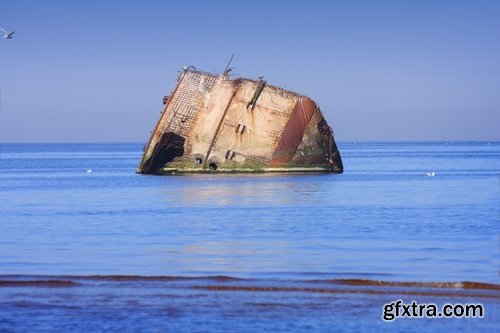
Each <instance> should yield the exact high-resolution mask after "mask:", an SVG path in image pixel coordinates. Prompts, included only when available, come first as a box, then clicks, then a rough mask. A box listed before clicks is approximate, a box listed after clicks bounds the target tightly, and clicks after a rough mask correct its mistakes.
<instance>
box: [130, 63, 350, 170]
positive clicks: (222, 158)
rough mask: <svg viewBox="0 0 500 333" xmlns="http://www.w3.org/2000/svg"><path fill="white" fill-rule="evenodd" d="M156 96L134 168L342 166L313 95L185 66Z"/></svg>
mask: <svg viewBox="0 0 500 333" xmlns="http://www.w3.org/2000/svg"><path fill="white" fill-rule="evenodd" d="M163 101H164V105H165V106H164V109H163V112H162V115H161V116H160V119H159V120H158V122H157V124H156V126H155V128H154V131H153V132H152V134H151V137H150V139H149V142H148V144H147V145H146V146H145V149H144V154H143V156H142V159H141V162H140V164H139V166H138V168H137V172H138V173H145V174H149V173H151V174H164V173H170V172H205V171H212V172H213V171H217V172H272V171H295V172H296V171H324V172H337V173H340V172H342V171H343V166H342V160H341V158H340V153H339V151H338V149H337V146H336V144H335V140H334V138H333V132H332V130H331V128H330V127H329V126H328V124H327V123H326V120H325V119H324V118H323V115H322V114H321V111H320V110H319V107H318V106H317V105H316V103H315V102H314V101H312V100H311V99H310V98H308V97H305V96H302V95H300V94H297V93H294V92H291V91H288V90H284V89H281V88H278V87H274V86H271V85H268V84H267V83H266V81H264V80H263V79H262V78H259V80H249V79H242V78H237V79H231V78H230V77H229V76H228V75H214V74H211V73H206V72H200V71H197V70H196V69H195V68H194V67H190V68H187V69H185V70H184V71H183V72H182V73H181V74H180V75H179V78H178V79H177V85H176V87H175V89H174V90H173V91H172V93H171V94H170V95H169V97H168V98H164V100H163Z"/></svg>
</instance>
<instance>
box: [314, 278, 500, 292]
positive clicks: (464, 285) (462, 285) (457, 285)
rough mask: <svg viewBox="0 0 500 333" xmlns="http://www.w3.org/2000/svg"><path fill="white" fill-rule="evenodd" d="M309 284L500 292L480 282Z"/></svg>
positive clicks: (346, 281)
mask: <svg viewBox="0 0 500 333" xmlns="http://www.w3.org/2000/svg"><path fill="white" fill-rule="evenodd" d="M311 282H323V283H324V282H332V283H335V284H343V285H350V286H385V287H420V288H448V289H485V290H500V285H498V284H492V283H482V282H471V281H463V282H393V281H381V280H367V279H334V280H313V281H311Z"/></svg>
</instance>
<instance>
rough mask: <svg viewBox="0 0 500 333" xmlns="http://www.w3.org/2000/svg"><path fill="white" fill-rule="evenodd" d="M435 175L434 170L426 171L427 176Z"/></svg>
mask: <svg viewBox="0 0 500 333" xmlns="http://www.w3.org/2000/svg"><path fill="white" fill-rule="evenodd" d="M435 175H436V173H435V172H434V171H432V172H427V176H429V177H434V176H435Z"/></svg>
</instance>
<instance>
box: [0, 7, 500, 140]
mask: <svg viewBox="0 0 500 333" xmlns="http://www.w3.org/2000/svg"><path fill="white" fill-rule="evenodd" d="M0 27H2V28H4V29H6V30H9V31H11V30H15V34H14V35H13V37H14V38H13V39H12V40H5V39H1V40H0V101H1V106H0V141H1V142H145V141H147V140H148V138H149V135H150V131H151V130H152V129H153V127H154V125H155V124H156V121H157V120H158V117H159V116H160V111H162V107H163V105H162V98H163V96H165V95H168V94H169V93H170V91H171V90H172V88H173V87H174V84H175V81H176V78H177V76H178V74H179V71H180V70H181V69H182V68H183V66H187V65H194V66H196V67H197V68H199V69H202V70H206V71H215V72H218V73H221V72H222V71H223V69H224V67H225V66H226V63H227V61H228V60H229V58H230V57H231V54H233V53H234V59H233V62H232V64H231V66H232V67H234V72H235V73H236V74H237V75H240V76H242V77H248V78H257V77H258V76H259V75H260V74H263V75H264V77H265V79H266V80H267V82H268V83H269V84H272V85H276V86H280V87H283V88H286V89H290V90H293V91H296V92H299V93H302V94H304V95H307V96H309V97H310V98H312V99H313V100H315V101H316V102H317V103H318V104H319V105H320V107H321V110H322V112H323V114H324V116H325V118H326V120H327V121H328V123H329V125H330V126H331V127H332V128H333V130H334V133H335V139H336V140H337V141H368V140H376V141H400V140H483V141H493V140H500V1H493V0H492V1H486V0H483V1H481V0H470V1H460V0H456V1H447V0H442V1H439V0H435V1H428V0H415V1H410V0H408V1H384V0H380V1H358V0H353V1H313V0H309V1H292V0H288V1H270V0H267V1H260V0H252V1H234V0H232V1H192V0H183V1H148V0H143V1H113V0H108V1H97V0H73V1H66V0H64V1H63V0H61V1H57V0H44V1H34V0H33V1H27V0H16V1H6V0H1V2H0Z"/></svg>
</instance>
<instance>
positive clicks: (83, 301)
mask: <svg viewBox="0 0 500 333" xmlns="http://www.w3.org/2000/svg"><path fill="white" fill-rule="evenodd" d="M338 146H339V150H340V152H341V155H342V159H343V162H344V169H345V171H344V173H343V174H325V173H297V174H295V173H294V174H292V173H276V174H275V173H271V174H265V173H256V174H217V173H206V174H171V175H166V176H152V175H139V174H136V172H135V171H136V167H137V165H138V163H139V161H140V158H141V154H142V151H143V143H51V144H45V143H43V144H42V143H33V144H31V143H30V144H24V143H23V144H10V143H3V144H1V145H0V332H313V333H314V332H424V331H425V332H442V331H446V332H449V333H450V332H499V327H500V268H499V263H500V142H462V141H456V142H452V141H448V142H444V141H442V142H441V141H439V142H340V143H338ZM397 301H399V302H400V304H411V303H412V302H416V303H418V304H419V305H422V304H435V305H436V306H437V307H438V308H442V307H443V306H444V305H445V304H451V305H455V306H456V305H457V304H458V305H463V306H464V307H465V305H468V304H475V305H478V304H479V305H480V306H481V307H482V310H483V313H482V314H481V316H465V315H461V313H460V312H457V313H456V315H455V317H454V318H444V316H443V317H432V314H429V313H427V317H423V316H420V315H421V313H420V315H414V314H415V313H411V315H409V314H410V313H409V312H408V313H405V314H404V313H403V310H402V309H400V310H401V313H400V316H399V317H398V316H395V318H393V319H388V316H385V318H384V311H386V310H387V307H386V305H389V304H395V302H397Z"/></svg>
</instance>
